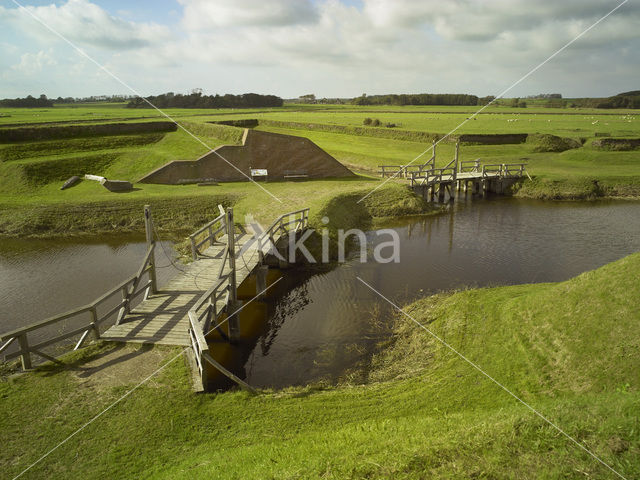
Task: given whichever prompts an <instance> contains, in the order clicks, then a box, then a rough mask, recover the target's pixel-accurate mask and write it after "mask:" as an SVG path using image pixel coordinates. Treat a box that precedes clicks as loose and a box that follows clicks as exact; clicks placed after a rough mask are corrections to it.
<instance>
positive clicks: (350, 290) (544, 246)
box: [0, 198, 640, 387]
mask: <svg viewBox="0 0 640 480" xmlns="http://www.w3.org/2000/svg"><path fill="white" fill-rule="evenodd" d="M639 212H640V203H631V202H629V203H626V202H624V203H623V202H600V203H550V202H545V203H543V202H534V201H523V200H516V199H508V198H500V199H493V200H491V199H490V200H474V201H473V202H472V203H464V202H458V203H456V204H455V205H454V207H453V208H452V209H451V211H450V212H449V213H446V214H443V215H439V216H436V217H422V218H413V219H402V220H398V221H397V222H395V223H394V224H391V225H385V227H386V228H393V229H395V230H396V231H397V232H398V234H399V236H400V260H401V261H400V263H398V264H386V265H380V264H376V263H373V262H368V263H364V264H362V263H360V262H359V261H358V259H357V258H351V259H350V260H349V261H347V262H346V263H345V264H343V265H340V266H338V267H336V268H334V269H332V270H330V271H324V272H322V273H317V272H312V271H302V270H288V271H284V272H283V274H282V280H280V281H279V282H278V283H277V284H276V285H275V286H274V287H273V289H272V290H270V292H269V293H270V294H269V297H268V298H266V299H265V300H264V301H262V302H257V301H256V302H254V304H253V305H251V308H248V309H247V312H246V313H247V315H248V316H253V319H252V320H249V321H250V322H251V321H252V322H253V327H252V328H253V329H254V334H252V338H251V339H250V340H249V341H248V342H245V344H244V345H243V346H241V348H228V347H224V349H226V351H224V352H222V355H223V356H225V358H227V360H228V362H227V365H229V367H230V368H233V369H234V370H235V371H236V372H237V374H238V375H240V376H241V377H243V378H245V379H246V380H247V381H248V382H249V383H251V384H252V385H255V386H261V387H265V386H272V387H282V386H287V385H297V384H304V383H308V382H310V381H317V380H321V379H324V380H327V381H335V380H336V379H338V378H339V377H340V376H341V375H342V374H343V372H344V371H345V369H346V368H352V367H353V366H354V365H357V364H358V362H362V361H363V360H366V359H367V358H368V355H370V353H371V352H372V351H373V349H374V348H375V344H376V343H377V342H378V340H379V339H380V336H381V334H382V333H381V332H383V331H384V325H385V324H386V325H388V323H389V318H390V314H391V312H390V309H389V308H388V305H386V304H385V302H383V301H381V300H380V298H379V297H378V296H377V295H376V294H375V293H373V292H371V290H369V289H368V288H367V287H365V286H364V285H362V284H361V283H360V282H359V281H358V280H357V279H356V277H358V276H359V277H361V278H362V279H363V280H365V281H366V282H368V283H370V284H371V285H372V286H373V287H374V288H376V289H377V290H379V291H380V292H381V293H382V294H384V295H385V296H387V297H388V298H389V299H391V300H393V301H395V302H398V303H401V304H403V303H407V302H409V301H411V300H413V299H415V298H418V297H421V296H424V295H428V294H430V293H434V292H437V291H441V290H448V289H452V288H457V287H463V286H487V285H505V284H518V283H530V282H548V281H560V280H566V279H568V278H571V277H573V276H575V275H577V274H579V273H581V272H584V271H586V270H590V269H593V268H597V267H600V266H602V265H604V264H606V263H609V262H611V261H614V260H617V259H619V258H621V257H624V256H626V255H628V254H630V253H633V252H637V251H640V215H639V214H638V213H639ZM368 236H369V238H370V239H371V242H372V245H375V244H376V241H380V240H382V241H387V240H388V237H383V238H379V237H376V235H375V233H374V232H369V233H368ZM163 245H164V247H165V249H166V252H165V250H163V248H158V249H157V262H158V265H159V266H161V267H163V268H160V269H159V270H158V274H159V283H160V284H161V285H162V284H163V283H165V282H166V281H167V280H168V279H169V278H170V277H171V276H172V275H175V274H176V273H177V270H176V269H175V268H173V267H172V266H171V265H170V259H169V258H168V257H167V255H165V253H167V254H168V255H169V256H172V255H173V251H172V250H171V248H170V246H168V244H167V243H166V242H163ZM145 251H146V246H145V243H144V241H143V240H142V239H139V238H133V239H132V238H117V239H114V240H109V241H106V240H100V241H91V242H86V241H83V242H80V241H78V240H73V241H50V240H46V241H45V240H42V241H40V240H29V241H24V240H19V241H13V240H9V241H7V240H1V241H0V331H7V330H10V329H12V328H16V327H18V326H21V325H25V324H29V323H32V322H36V321H39V320H42V319H44V318H46V317H48V316H51V315H55V314H58V313H62V312H64V311H67V310H70V309H72V308H75V307H77V306H80V305H84V304H86V303H88V302H90V301H92V300H94V299H95V298H97V297H98V296H100V295H101V294H102V293H104V292H105V291H106V290H108V289H111V288H112V287H114V286H115V285H116V284H118V283H119V282H121V281H123V280H124V279H126V278H127V277H128V276H130V275H132V274H133V273H135V271H136V270H137V269H138V267H139V265H140V262H141V261H142V259H143V257H144V254H145ZM355 253H357V252H355ZM271 275H272V276H276V275H278V273H277V272H272V273H271ZM272 279H273V278H272ZM248 291H249V292H251V291H252V290H251V289H248ZM253 291H255V289H254V290H253Z"/></svg>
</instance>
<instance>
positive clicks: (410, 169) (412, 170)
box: [378, 156, 436, 178]
mask: <svg viewBox="0 0 640 480" xmlns="http://www.w3.org/2000/svg"><path fill="white" fill-rule="evenodd" d="M435 166H436V157H435V156H434V157H431V158H430V159H429V161H427V162H426V163H423V164H422V165H378V174H379V175H380V176H381V177H382V178H384V177H398V178H410V177H411V174H415V175H420V174H422V173H424V172H425V171H427V170H430V169H432V168H434V167H435Z"/></svg>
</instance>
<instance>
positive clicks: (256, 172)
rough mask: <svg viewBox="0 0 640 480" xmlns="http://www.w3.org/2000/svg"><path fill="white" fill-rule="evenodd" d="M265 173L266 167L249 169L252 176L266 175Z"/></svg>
mask: <svg viewBox="0 0 640 480" xmlns="http://www.w3.org/2000/svg"><path fill="white" fill-rule="evenodd" d="M267 175H268V174H267V169H266V168H252V169H251V176H252V177H266V176H267Z"/></svg>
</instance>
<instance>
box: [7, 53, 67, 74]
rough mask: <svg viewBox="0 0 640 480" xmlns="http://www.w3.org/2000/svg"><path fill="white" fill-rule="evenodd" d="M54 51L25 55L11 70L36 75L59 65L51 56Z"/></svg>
mask: <svg viewBox="0 0 640 480" xmlns="http://www.w3.org/2000/svg"><path fill="white" fill-rule="evenodd" d="M51 53H52V51H51V50H49V52H45V51H44V50H40V51H39V52H38V53H24V54H22V55H21V56H20V63H18V64H16V65H12V66H11V69H12V70H15V71H17V72H20V73H23V74H25V75H35V74H36V73H40V72H42V69H43V68H45V67H51V66H53V65H57V63H58V62H57V61H56V60H55V59H54V58H53V57H52V56H51Z"/></svg>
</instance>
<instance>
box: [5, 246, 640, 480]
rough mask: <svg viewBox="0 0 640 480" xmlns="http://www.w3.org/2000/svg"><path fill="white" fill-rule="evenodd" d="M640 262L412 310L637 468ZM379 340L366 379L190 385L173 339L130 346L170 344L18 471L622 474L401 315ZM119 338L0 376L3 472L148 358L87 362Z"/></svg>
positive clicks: (553, 414) (62, 474) (614, 462)
mask: <svg viewBox="0 0 640 480" xmlns="http://www.w3.org/2000/svg"><path fill="white" fill-rule="evenodd" d="M639 268H640V255H638V254H636V255H633V256H630V257H627V258H625V259H622V260H620V261H617V262H615V263H613V264H610V265H607V266H605V267H603V268H601V269H599V270H596V271H593V272H587V273H585V274H582V275H580V276H578V277H576V278H574V279H572V280H569V281H567V282H562V283H557V284H537V285H522V286H512V287H500V288H490V289H481V290H469V291H461V292H458V293H453V294H448V295H444V294H443V295H439V296H436V297H431V298H429V299H425V300H422V301H419V302H417V303H414V304H412V305H410V306H408V307H407V308H406V311H407V312H408V313H409V314H410V315H411V316H413V317H414V318H415V319H416V320H418V321H419V322H421V323H423V324H424V325H427V326H428V328H429V329H431V331H433V332H434V333H436V334H437V335H439V336H440V337H441V338H443V339H444V340H445V341H446V342H448V343H449V344H450V345H451V346H453V347H454V348H456V349H458V350H459V351H460V352H461V353H463V354H464V355H465V356H466V357H467V358H468V359H469V360H471V361H473V362H475V363H476V364H477V365H479V366H480V367H481V368H482V369H484V370H485V371H486V372H487V373H488V374H490V375H492V376H494V378H495V379H496V380H497V381H499V382H500V383H502V384H503V385H505V386H506V387H507V388H509V389H510V390H511V391H512V392H513V393H514V394H515V395H517V396H518V397H520V398H521V399H522V400H523V401H525V402H527V403H529V404H530V405H531V406H532V407H534V408H535V409H537V410H538V411H539V412H541V414H543V415H544V416H546V417H547V418H548V419H549V420H550V421H552V422H554V423H555V424H556V425H558V426H559V427H560V428H561V429H563V431H564V432H566V433H567V434H568V435H570V436H572V437H573V438H574V439H575V440H576V441H578V442H580V443H581V444H582V445H583V446H584V447H585V448H586V449H588V450H590V451H591V452H593V453H594V454H595V455H597V456H598V457H600V458H601V459H602V460H603V461H604V462H606V463H607V464H608V465H610V466H611V467H612V468H614V469H615V470H616V471H617V472H619V473H620V474H621V475H623V476H624V477H625V478H637V477H638V475H640V435H639V433H638V432H639V426H640V425H639V424H638V415H637V413H638V409H639V408H640V395H639V393H638V388H639V387H640V383H639V381H640V380H639V377H638V374H637V372H638V370H639V369H640V348H639V343H638V335H637V321H638V318H639V315H640V312H639V310H638V304H637V298H638V295H640V286H639V284H638V282H637V275H636V273H637V271H638V269H639ZM612 315H615V322H612V321H611V318H612ZM385 347H386V348H385V349H384V350H382V352H381V353H380V354H379V355H378V356H377V357H375V358H374V359H373V360H372V363H371V365H370V369H369V375H368V378H367V379H366V380H364V381H360V382H359V383H358V384H349V383H345V384H342V385H339V386H338V387H331V388H326V387H322V386H320V385H316V386H308V387H305V388H295V389H288V390H285V391H278V392H263V393H261V394H259V395H257V396H249V395H247V394H245V393H241V392H226V393H219V394H203V395H194V394H193V393H192V392H191V390H190V378H189V373H188V369H187V367H186V365H185V364H184V362H183V359H182V358H178V359H175V357H176V355H179V352H178V351H176V350H161V349H154V350H153V351H152V352H151V353H152V354H153V355H152V356H151V357H149V353H147V354H146V355H147V357H140V358H147V359H149V358H151V360H148V361H151V362H152V363H153V366H149V365H147V366H146V367H145V368H146V369H147V370H149V368H156V367H158V366H160V365H163V364H165V363H166V362H168V361H169V360H171V359H175V360H174V361H173V362H172V363H170V364H169V365H168V366H167V367H166V368H165V369H164V370H163V371H162V372H160V373H159V374H158V375H157V376H156V377H154V378H153V379H152V380H151V381H150V382H148V383H146V384H144V385H143V386H141V387H140V388H138V389H137V390H136V391H134V392H133V393H132V394H131V395H130V396H128V397H127V398H126V399H124V400H123V401H122V402H121V403H119V404H118V405H116V406H115V407H113V408H112V409H111V410H109V411H108V412H106V413H105V414H104V415H103V416H101V417H100V418H99V419H98V420H96V421H95V422H94V423H92V424H91V425H89V426H87V427H86V428H85V429H84V430H82V431H81V432H80V433H78V434H77V435H76V436H74V437H73V438H71V439H70V440H69V441H68V442H66V443H65V444H63V445H62V446H60V448H58V449H57V450H55V451H54V452H52V453H51V454H50V455H49V456H47V457H46V458H45V459H44V460H43V461H42V462H40V463H39V464H38V465H37V466H35V467H34V468H33V469H31V470H30V471H29V472H28V473H26V474H25V475H24V477H23V478H45V477H46V478H52V479H57V478H114V477H118V478H154V479H164V478H167V479H169V478H171V479H181V478H184V479H187V478H189V479H191V478H229V479H231V478H243V479H245V478H246V479H249V478H256V479H258V478H259V479H263V478H274V479H286V478H336V479H344V478H369V479H372V478H400V479H422V478H549V479H551V478H616V476H615V475H614V474H613V473H612V472H611V471H610V470H608V469H607V468H606V467H604V466H603V465H601V464H600V463H599V462H598V461H597V460H595V459H594V458H593V457H591V456H590V455H589V454H587V453H586V452H585V451H583V450H581V449H580V448H578V447H577V446H576V445H575V444H573V443H572V442H571V441H570V440H569V439H567V438H566V437H565V436H563V435H562V434H560V433H559V432H558V430H556V429H555V428H553V427H552V426H550V425H549V424H548V423H546V422H545V421H544V420H543V419H541V418H540V417H538V416H536V415H535V414H534V413H532V412H531V411H530V410H529V409H528V408H526V407H525V406H524V405H522V404H521V403H519V402H518V401H516V400H515V399H514V398H513V397H512V396H510V395H509V394H508V393H507V392H505V391H504V390H502V389H501V388H500V387H498V386H497V385H496V384H495V383H493V382H491V381H490V380H489V379H487V378H486V377H485V376H484V375H482V374H481V373H479V372H478V371H477V370H476V369H474V368H473V367H472V366H470V365H469V364H468V363H467V362H465V361H463V360H462V359H460V357H459V356H457V355H456V354H454V353H453V352H452V351H451V350H449V349H448V348H446V347H444V346H443V345H442V344H440V343H439V342H437V341H435V340H434V339H433V337H431V336H430V335H429V334H428V333H427V332H425V331H423V330H421V329H419V328H417V327H416V326H415V325H413V324H412V322H411V321H410V320H409V319H408V318H406V317H403V316H399V317H397V320H396V327H395V329H394V335H393V337H392V338H391V339H390V340H389V342H388V344H387V345H385ZM112 348H113V347H112V346H109V345H97V346H93V347H90V348H88V349H86V350H85V351H83V352H77V353H75V354H74V355H71V356H69V357H67V358H66V359H65V365H64V366H49V367H43V368H41V369H40V370H38V371H36V372H35V373H33V374H28V375H22V376H18V377H10V378H9V377H4V378H3V381H2V382H0V397H1V398H2V402H0V428H1V429H2V432H3V438H4V441H3V448H2V449H0V463H1V464H2V465H3V473H4V474H6V476H7V478H12V477H13V476H14V475H16V474H18V473H20V472H21V471H22V470H23V469H24V468H26V467H27V466H28V465H30V464H31V463H32V462H34V461H36V460H37V459H38V458H39V457H40V456H41V455H43V453H45V452H47V451H48V450H49V449H51V448H53V447H54V446H55V445H57V444H58V442H60V441H62V440H64V439H65V438H66V437H67V436H68V435H70V434H71V433H73V432H74V431H76V429H78V428H79V427H81V426H82V425H84V424H85V423H86V422H87V421H88V420H89V419H91V418H92V417H93V416H95V415H97V414H98V413H100V412H101V411H103V409H104V408H106V407H107V406H108V405H110V404H111V402H113V401H115V400H116V399H118V398H120V397H121V396H122V395H123V394H124V393H125V392H127V391H128V390H129V389H130V388H131V387H133V386H135V385H136V384H137V383H136V382H138V381H141V380H142V379H143V378H144V377H145V376H146V375H147V373H144V370H145V369H144V368H141V371H140V372H138V373H136V372H135V371H131V370H130V371H128V373H127V374H126V375H124V376H123V378H124V380H122V381H121V382H119V383H118V384H117V385H114V384H113V381H112V380H110V378H111V377H110V375H111V373H110V371H109V369H106V371H104V372H102V373H101V371H100V370H98V371H95V372H94V373H93V375H94V377H92V376H89V375H87V372H89V371H90V370H88V369H89V368H90V366H89V365H88V362H89V364H91V363H90V362H95V361H96V358H97V357H98V356H99V355H101V354H105V353H106V352H109V351H110V350H111V349H112ZM131 355H132V356H134V357H135V351H132V352H131ZM139 365H142V364H140V363H139ZM113 368H118V367H117V365H115V366H114V367H113ZM100 379H101V380H100Z"/></svg>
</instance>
